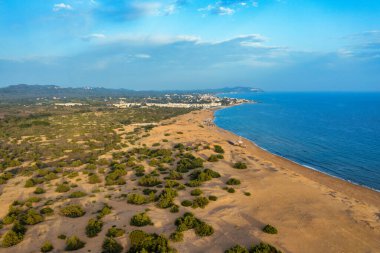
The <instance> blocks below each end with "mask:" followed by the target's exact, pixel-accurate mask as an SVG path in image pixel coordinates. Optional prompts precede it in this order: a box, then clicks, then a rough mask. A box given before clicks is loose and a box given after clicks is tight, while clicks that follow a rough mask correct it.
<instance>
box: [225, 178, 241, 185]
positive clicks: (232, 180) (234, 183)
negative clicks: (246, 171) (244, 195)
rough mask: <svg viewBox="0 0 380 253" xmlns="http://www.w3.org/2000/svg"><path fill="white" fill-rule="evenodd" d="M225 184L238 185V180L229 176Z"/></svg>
mask: <svg viewBox="0 0 380 253" xmlns="http://www.w3.org/2000/svg"><path fill="white" fill-rule="evenodd" d="M226 184H227V185H239V184H240V180H239V179H236V178H230V179H228V180H227V182H226Z"/></svg>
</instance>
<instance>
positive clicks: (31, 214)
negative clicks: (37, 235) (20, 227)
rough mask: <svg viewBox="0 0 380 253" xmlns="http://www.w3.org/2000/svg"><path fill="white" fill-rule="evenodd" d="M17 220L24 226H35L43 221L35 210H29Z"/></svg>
mask: <svg viewBox="0 0 380 253" xmlns="http://www.w3.org/2000/svg"><path fill="white" fill-rule="evenodd" d="M19 219H20V222H21V223H22V224H25V225H35V224H37V223H40V222H42V221H44V217H43V216H42V215H41V214H39V213H38V212H37V211H36V210H35V209H29V210H28V211H27V212H25V213H23V214H22V215H21V216H20V217H19Z"/></svg>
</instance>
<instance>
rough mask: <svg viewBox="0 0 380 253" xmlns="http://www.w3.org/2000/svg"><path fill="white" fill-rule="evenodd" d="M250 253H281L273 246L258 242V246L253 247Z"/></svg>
mask: <svg viewBox="0 0 380 253" xmlns="http://www.w3.org/2000/svg"><path fill="white" fill-rule="evenodd" d="M249 252H250V253H281V251H280V250H278V249H276V248H275V247H274V246H272V245H270V244H268V243H264V242H260V244H259V245H256V246H253V247H252V248H251V249H250V250H249Z"/></svg>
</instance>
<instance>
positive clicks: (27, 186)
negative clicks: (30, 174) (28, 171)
mask: <svg viewBox="0 0 380 253" xmlns="http://www.w3.org/2000/svg"><path fill="white" fill-rule="evenodd" d="M35 185H36V182H35V181H34V180H33V178H30V179H28V180H26V181H25V185H24V187H26V188H29V187H33V186H35Z"/></svg>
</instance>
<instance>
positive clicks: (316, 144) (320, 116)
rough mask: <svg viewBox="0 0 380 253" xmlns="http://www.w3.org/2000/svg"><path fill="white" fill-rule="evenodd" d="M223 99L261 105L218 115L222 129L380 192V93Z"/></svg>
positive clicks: (243, 106)
mask: <svg viewBox="0 0 380 253" xmlns="http://www.w3.org/2000/svg"><path fill="white" fill-rule="evenodd" d="M219 96H220V97H233V98H245V99H249V100H254V101H256V102H257V103H248V104H241V105H238V106H233V107H227V108H224V109H221V110H218V111H216V113H215V124H216V125H217V126H219V127H221V128H223V129H226V130H229V131H231V132H233V133H235V134H237V135H240V136H242V137H245V138H247V139H249V140H251V141H253V142H254V143H255V144H256V145H258V146H259V147H261V148H263V149H265V150H267V151H269V152H271V153H274V154H276V155H279V156H282V157H284V158H287V159H289V160H292V161H294V162H296V163H298V164H301V165H304V166H306V167H309V168H310V169H314V170H318V171H320V172H323V173H326V174H329V175H331V176H334V177H338V178H341V179H343V180H347V181H350V182H352V183H354V184H358V185H362V186H365V187H368V188H371V189H374V190H376V191H380V92H372V93H364V92H363V93H350V92H336V93H335V92H321V93H316V92H313V93H303V92H295V93H293V92H257V93H239V94H220V95H219Z"/></svg>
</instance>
